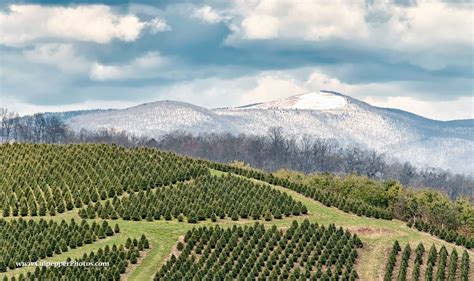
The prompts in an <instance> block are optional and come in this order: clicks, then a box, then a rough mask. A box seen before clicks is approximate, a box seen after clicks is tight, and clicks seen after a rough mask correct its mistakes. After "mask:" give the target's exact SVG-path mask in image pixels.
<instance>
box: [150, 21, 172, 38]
mask: <svg viewBox="0 0 474 281" xmlns="http://www.w3.org/2000/svg"><path fill="white" fill-rule="evenodd" d="M145 25H146V26H147V27H148V28H149V29H150V32H151V33H153V34H155V33H158V32H163V31H169V30H171V26H169V25H168V24H167V23H166V21H165V20H163V19H160V18H154V19H152V20H151V21H148V22H146V24H145Z"/></svg>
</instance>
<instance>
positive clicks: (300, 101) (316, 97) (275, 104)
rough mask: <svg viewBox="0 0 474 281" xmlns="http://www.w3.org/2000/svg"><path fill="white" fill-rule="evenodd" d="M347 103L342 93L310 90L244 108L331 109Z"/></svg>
mask: <svg viewBox="0 0 474 281" xmlns="http://www.w3.org/2000/svg"><path fill="white" fill-rule="evenodd" d="M346 104H347V99H346V98H345V97H343V96H342V95H337V94H334V93H331V92H327V91H320V92H311V93H305V94H300V95H296V96H291V97H289V98H285V99H280V100H276V101H272V102H267V103H260V104H255V105H251V106H247V107H246V108H248V109H251V108H256V109H314V110H331V109H336V108H342V107H344V106H345V105H346Z"/></svg>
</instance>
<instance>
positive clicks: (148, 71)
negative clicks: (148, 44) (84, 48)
mask: <svg viewBox="0 0 474 281" xmlns="http://www.w3.org/2000/svg"><path fill="white" fill-rule="evenodd" d="M167 63H168V62H167V60H166V58H164V57H162V56H160V54H159V53H158V52H150V53H147V54H146V55H144V56H142V57H139V58H136V59H135V60H133V61H131V62H130V63H128V64H124V65H104V64H100V63H97V62H96V63H94V64H93V65H92V67H91V69H90V72H89V77H90V78H91V79H92V80H98V81H105V80H119V79H136V78H146V77H151V76H153V75H157V73H156V72H157V71H159V70H163V69H164V67H165V66H166V65H167Z"/></svg>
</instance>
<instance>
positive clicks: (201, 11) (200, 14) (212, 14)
mask: <svg viewBox="0 0 474 281" xmlns="http://www.w3.org/2000/svg"><path fill="white" fill-rule="evenodd" d="M192 16H193V17H195V18H197V19H200V20H202V21H203V22H205V23H210V24H213V23H219V22H221V21H223V20H225V19H226V17H224V16H222V15H221V14H220V13H219V12H218V11H216V10H214V9H212V8H211V7H210V6H207V5H206V6H203V7H200V8H198V9H195V10H194V12H193V13H192Z"/></svg>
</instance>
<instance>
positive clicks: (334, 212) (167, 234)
mask: <svg viewBox="0 0 474 281" xmlns="http://www.w3.org/2000/svg"><path fill="white" fill-rule="evenodd" d="M211 174H214V175H223V174H224V173H222V172H219V171H214V170H211ZM274 188H276V189H278V190H280V191H283V192H286V193H288V194H289V195H291V196H292V197H293V198H294V199H295V200H297V201H301V202H302V203H303V204H305V205H306V206H307V207H308V210H309V215H307V216H300V217H288V218H285V219H282V220H273V221H271V222H263V221H262V220H260V222H263V223H264V224H266V225H272V224H275V225H277V226H281V227H284V226H289V225H290V223H291V222H292V221H293V220H297V221H302V220H304V219H306V218H307V219H309V220H310V221H311V222H317V223H318V224H323V225H327V224H330V223H334V224H336V226H342V227H344V228H349V229H350V230H351V231H352V232H354V233H357V235H358V236H359V237H360V238H361V239H362V241H363V242H364V248H363V249H361V250H360V251H359V253H360V255H359V258H358V261H357V263H356V269H357V272H358V273H359V275H360V280H381V279H382V276H383V271H384V268H385V263H386V260H385V256H386V255H385V253H386V252H387V251H389V250H390V249H391V247H392V243H393V241H395V240H398V241H399V242H400V243H402V244H406V243H410V244H411V245H412V246H413V248H414V247H416V245H417V244H418V243H419V242H423V243H424V244H425V247H428V248H429V247H430V246H431V244H433V243H434V244H435V245H436V246H437V247H438V248H439V247H441V245H445V246H446V247H447V249H448V250H449V251H451V249H452V248H453V247H456V248H457V249H458V251H459V252H460V253H461V252H462V251H463V250H464V248H462V247H458V246H455V245H454V244H450V243H446V242H444V241H442V240H440V239H438V238H436V237H433V236H431V235H429V234H427V233H422V232H419V231H417V230H414V229H410V228H408V227H407V226H406V224H405V223H404V222H402V221H399V220H392V221H387V220H378V219H373V218H367V217H358V216H356V215H352V214H348V213H344V212H342V211H340V210H338V209H336V208H328V207H326V206H324V205H322V204H320V203H319V202H316V201H314V200H312V199H309V198H307V197H304V196H303V195H301V194H298V193H296V192H294V191H291V190H288V189H286V188H283V187H278V186H274ZM49 218H51V219H54V220H61V219H63V218H66V219H70V218H75V219H77V220H80V218H79V216H78V215H77V210H73V211H69V212H66V213H64V214H61V215H58V216H54V217H46V219H49ZM89 221H91V220H89ZM97 221H100V220H97ZM110 222H111V225H112V226H113V225H115V223H118V224H119V226H120V230H121V231H120V233H119V234H116V235H114V236H113V237H109V238H107V239H105V240H101V241H99V242H96V243H93V244H90V245H87V246H84V247H81V248H77V249H74V250H71V251H69V252H66V253H63V254H60V255H56V256H54V257H51V258H48V259H46V260H47V261H62V260H65V259H66V257H73V258H74V257H80V256H82V255H83V254H84V253H88V252H90V251H92V250H96V249H98V248H100V247H103V246H105V245H106V244H108V245H112V244H114V243H115V244H120V243H124V242H125V239H126V238H127V237H132V238H139V237H140V236H141V235H142V234H145V235H146V236H147V238H148V239H149V241H150V244H151V249H150V250H149V251H148V252H147V253H146V256H145V258H144V259H143V260H142V261H141V262H140V264H139V265H138V266H137V267H134V268H133V270H132V272H129V273H127V277H128V279H129V280H137V281H142V280H150V279H152V277H153V275H154V274H155V272H156V271H157V270H158V268H159V266H160V265H161V263H162V262H163V261H164V260H165V258H166V257H167V256H169V254H170V252H171V249H172V247H173V246H174V245H175V243H176V241H177V240H178V238H179V236H181V235H184V234H185V233H186V231H187V230H189V229H191V228H192V227H194V226H195V225H192V224H188V223H186V222H178V221H176V220H172V221H163V220H160V221H153V222H146V221H140V222H134V221H124V220H120V219H119V220H115V221H110ZM217 223H218V224H219V225H221V226H223V227H228V226H232V225H233V224H236V223H238V224H253V223H254V221H253V220H239V221H237V222H235V221H231V220H227V219H226V220H218V222H217ZM211 224H213V223H212V222H210V221H205V222H200V223H199V225H211ZM470 257H471V264H472V266H471V268H474V262H473V261H474V252H473V251H470ZM33 269H34V268H21V269H16V270H13V271H9V272H7V273H4V274H2V275H0V278H3V275H5V274H6V275H8V276H12V275H18V274H20V273H21V272H23V273H24V272H26V271H28V270H30V271H31V270H33Z"/></svg>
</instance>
